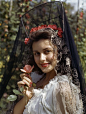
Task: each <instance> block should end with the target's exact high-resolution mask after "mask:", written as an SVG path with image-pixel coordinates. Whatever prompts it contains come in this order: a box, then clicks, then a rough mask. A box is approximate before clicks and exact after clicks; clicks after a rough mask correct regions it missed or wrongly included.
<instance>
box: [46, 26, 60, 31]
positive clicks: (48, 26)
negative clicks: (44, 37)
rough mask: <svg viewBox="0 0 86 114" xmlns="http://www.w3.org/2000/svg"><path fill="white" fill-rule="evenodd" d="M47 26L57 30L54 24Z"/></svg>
mask: <svg viewBox="0 0 86 114" xmlns="http://www.w3.org/2000/svg"><path fill="white" fill-rule="evenodd" d="M47 27H49V28H52V29H53V30H58V28H57V26H56V25H48V26H47Z"/></svg>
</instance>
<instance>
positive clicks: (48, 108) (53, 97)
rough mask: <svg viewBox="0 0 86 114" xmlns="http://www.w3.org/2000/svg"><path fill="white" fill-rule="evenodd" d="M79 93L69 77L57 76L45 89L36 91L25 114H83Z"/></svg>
mask: <svg viewBox="0 0 86 114" xmlns="http://www.w3.org/2000/svg"><path fill="white" fill-rule="evenodd" d="M79 93H80V91H79V89H78V88H77V86H76V85H74V84H73V83H72V82H70V81H69V79H68V77H67V76H65V75H63V76H55V78H53V79H52V80H50V82H49V84H47V85H46V86H45V87H44V89H34V97H33V98H32V99H30V100H29V102H28V104H27V105H26V107H25V110H24V112H23V114H40V113H41V114H83V105H82V100H80V98H79ZM59 101H60V102H59Z"/></svg>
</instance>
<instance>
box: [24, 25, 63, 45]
mask: <svg viewBox="0 0 86 114" xmlns="http://www.w3.org/2000/svg"><path fill="white" fill-rule="evenodd" d="M43 28H52V29H53V30H56V31H57V35H58V37H60V38H62V33H63V31H62V29H61V28H59V27H58V28H57V26H56V25H48V26H47V25H41V26H38V27H34V28H32V29H31V31H30V33H32V32H35V31H37V30H40V29H43ZM28 42H29V38H25V41H24V43H25V44H28Z"/></svg>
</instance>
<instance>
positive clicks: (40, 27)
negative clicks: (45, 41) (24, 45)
mask: <svg viewBox="0 0 86 114" xmlns="http://www.w3.org/2000/svg"><path fill="white" fill-rule="evenodd" d="M46 27H47V25H41V26H38V30H40V29H42V28H46Z"/></svg>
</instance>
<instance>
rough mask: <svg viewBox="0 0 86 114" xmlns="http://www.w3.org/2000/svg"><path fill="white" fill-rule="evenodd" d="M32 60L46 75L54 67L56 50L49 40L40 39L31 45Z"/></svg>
mask: <svg viewBox="0 0 86 114" xmlns="http://www.w3.org/2000/svg"><path fill="white" fill-rule="evenodd" d="M32 49H33V54H34V60H35V63H36V64H37V66H38V67H39V68H40V69H41V70H42V72H44V73H48V72H50V71H52V70H53V69H54V67H55V66H56V59H57V48H56V46H54V45H53V44H52V43H51V41H50V40H48V39H41V40H39V41H37V42H34V43H33V45H32Z"/></svg>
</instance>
